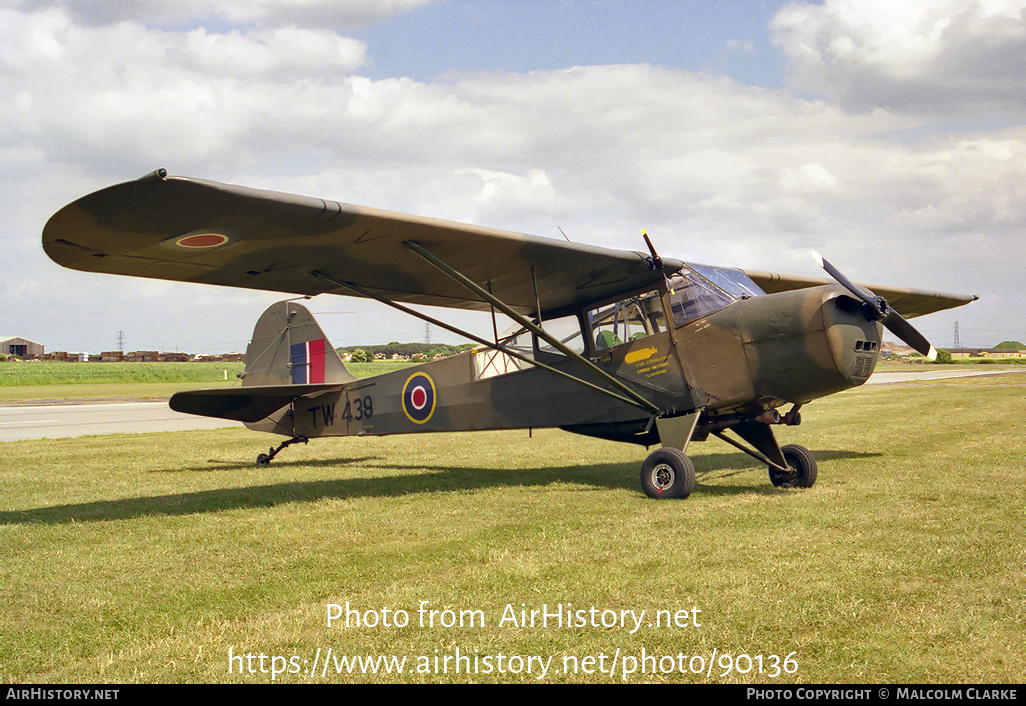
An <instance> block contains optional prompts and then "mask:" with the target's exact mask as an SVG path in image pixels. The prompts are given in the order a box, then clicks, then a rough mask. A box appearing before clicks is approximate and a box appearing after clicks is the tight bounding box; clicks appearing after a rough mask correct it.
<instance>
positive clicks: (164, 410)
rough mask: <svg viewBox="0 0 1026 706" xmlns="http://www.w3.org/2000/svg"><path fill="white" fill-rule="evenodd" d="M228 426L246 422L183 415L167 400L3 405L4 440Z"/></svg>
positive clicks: (1, 427)
mask: <svg viewBox="0 0 1026 706" xmlns="http://www.w3.org/2000/svg"><path fill="white" fill-rule="evenodd" d="M228 426H242V425H241V424H240V423H239V422H229V421H225V420H224V419H209V418H207V417H197V416H195V415H192V414H181V413H180V412H175V411H173V410H172V409H171V408H170V407H168V406H167V400H135V401H122V400H112V401H107V402H97V401H95V400H92V401H89V402H86V403H83V404H78V403H76V402H67V403H63V404H18V405H11V406H5V407H0V442H3V441H23V440H25V439H59V438H66V437H71V436H88V435H90V434H138V433H142V432H148V431H185V430H187V429H218V428H221V427H228Z"/></svg>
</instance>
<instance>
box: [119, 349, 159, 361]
mask: <svg viewBox="0 0 1026 706" xmlns="http://www.w3.org/2000/svg"><path fill="white" fill-rule="evenodd" d="M158 360H160V353H159V352H157V351H132V352H131V353H125V361H127V362H129V363H156V362H157V361H158Z"/></svg>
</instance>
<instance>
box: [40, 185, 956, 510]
mask: <svg viewBox="0 0 1026 706" xmlns="http://www.w3.org/2000/svg"><path fill="white" fill-rule="evenodd" d="M644 239H645V243H646V246H647V247H646V250H647V251H645V250H641V251H634V250H614V249H608V248H601V247H594V246H589V245H583V244H579V243H571V242H568V241H565V240H555V239H550V238H542V237H537V236H529V235H523V234H519V233H512V232H507V231H501V230H495V229H490V228H484V227H480V226H474V225H466V224H461V223H453V222H449V221H442V220H436V219H429V218H421V217H417V216H410V215H404V214H399V213H393V212H389V211H382V210H377V209H371V208H365V207H359V206H353V205H349V204H344V203H339V202H336V201H330V200H325V199H317V198H308V197H302V196H294V195H289V194H282V193H276V192H269V191H261V190H256V189H249V188H244V187H240V186H232V185H226V184H219V183H215V182H209V181H201V180H196V179H188V178H179V177H170V176H168V174H167V172H166V171H165V170H158V171H156V172H154V173H153V174H151V175H147V176H146V177H143V178H142V179H140V180H137V181H132V182H128V183H124V184H119V185H116V186H111V187H109V188H106V189H103V190H101V191H97V192H96V193H93V194H90V195H88V196H85V197H83V198H81V199H79V200H77V201H75V202H73V203H71V204H69V205H68V206H66V207H64V208H62V209H61V210H60V211H58V212H57V213H56V214H54V215H53V217H51V218H50V220H49V221H48V222H47V224H46V226H45V228H44V230H43V248H44V250H45V251H46V253H47V254H48V255H49V256H50V257H51V258H52V259H53V260H55V261H56V262H58V263H60V264H61V265H64V266H66V267H71V268H74V269H78V270H85V271H90V272H107V273H115V274H122V275H133V276H137V277H153V278H159V279H168V280H179V281H186V282H200V283H205V284H218V285H226V286H231V287H246V288H252V289H262V290H272V291H280V292H287V293H291V294H297V295H304V296H313V295H317V294H323V293H329V294H342V295H350V296H357V297H367V298H370V299H375V300H377V301H379V302H382V303H383V304H386V305H388V306H390V307H393V308H395V309H398V310H400V311H402V312H405V313H407V314H410V315H412V316H415V317H418V318H420V319H423V320H426V321H428V322H429V323H431V324H434V325H437V326H441V327H443V328H445V329H447V330H450V331H453V332H456V333H459V334H461V335H463V336H465V337H466V338H468V339H470V340H472V341H474V342H476V343H477V344H479V347H478V348H477V349H475V350H473V351H468V352H466V353H463V354H460V355H456V356H453V357H449V358H445V359H442V360H438V361H432V362H428V363H425V364H422V365H418V366H415V367H411V368H407V369H404V370H400V371H396V372H392V373H387V374H384V375H379V376H376V377H371V378H364V379H357V378H355V377H354V376H352V375H351V374H350V373H349V372H348V371H347V370H346V368H345V365H344V364H343V362H342V361H341V359H340V358H339V356H338V354H337V353H336V352H335V350H334V349H333V348H332V347H331V345H330V343H329V342H328V340H327V338H326V337H325V335H324V333H323V331H322V330H321V328H320V327H319V326H318V325H317V323H316V322H315V321H314V319H313V317H312V316H311V315H310V313H309V312H308V311H307V310H306V309H305V308H304V307H303V306H302V305H301V304H299V303H298V302H297V301H295V300H286V301H282V302H279V303H277V304H274V305H272V306H271V307H270V308H269V309H267V311H265V312H264V314H263V315H262V316H261V317H260V319H259V321H258V322H257V324H256V328H255V330H254V334H253V340H252V342H251V343H250V344H249V348H248V350H247V355H246V370H245V372H244V373H243V379H242V385H241V386H240V387H235V388H227V389H213V390H196V391H190V392H181V393H178V394H176V395H174V396H173V397H172V398H171V402H170V404H171V407H172V408H173V409H176V410H178V411H182V412H188V413H191V414H199V415H204V416H209V417H218V418H223V419H232V420H238V421H241V422H244V423H245V424H246V426H248V427H249V428H251V429H256V430H261V431H268V432H273V433H276V434H281V435H283V436H285V437H287V440H286V441H284V442H283V443H282V444H280V445H279V446H278V447H277V448H273V449H270V450H269V452H268V453H267V454H261V455H260V456H259V457H258V459H257V462H258V463H261V464H266V463H269V462H270V461H271V459H273V458H274V456H275V455H276V454H277V453H278V452H280V451H281V450H282V449H283V448H285V447H286V446H288V445H289V444H292V443H295V442H298V441H304V442H305V441H307V440H308V439H311V438H314V437H322V436H363V435H368V434H375V435H378V434H402V433H414V432H440V431H454V430H475V429H510V428H537V427H559V428H561V429H565V430H566V431H570V432H575V433H578V434H584V435H587V436H591V437H600V438H604V439H613V440H617V441H624V442H630V443H635V444H640V445H644V446H646V447H647V446H652V445H655V446H658V447H659V448H658V449H656V450H655V451H654V452H653V453H651V454H650V455H649V456H648V457H647V459H646V460H645V462H644V464H643V465H642V470H641V484H642V487H643V488H644V491H645V492H646V493H647V494H648V495H650V496H651V497H656V498H669V497H686V496H688V495H689V494H690V493H691V492H692V490H693V489H694V487H695V471H694V466H693V465H692V463H691V461H690V459H689V458H688V457H687V455H686V453H685V452H686V450H687V447H688V444H689V443H690V442H692V441H702V440H705V439H707V438H708V437H709V436H710V435H712V436H715V437H717V438H720V439H722V440H724V441H726V442H728V443H730V444H732V445H734V446H736V447H737V448H739V449H741V450H742V451H744V452H745V453H748V454H750V455H751V456H753V457H754V458H755V459H757V460H758V461H759V462H760V463H763V464H765V465H766V466H767V467H768V468H769V476H770V480H771V481H772V482H773V484H774V485H777V486H785V487H810V486H812V484H813V483H814V482H815V481H816V475H817V466H816V461H815V459H814V457H813V456H812V454H811V453H810V452H809V451H808V450H807V449H805V448H803V447H801V446H798V445H794V444H789V445H785V446H783V447H782V446H780V445H779V444H778V442H777V440H776V438H775V436H774V432H773V427H774V425H777V424H786V425H797V424H799V423H801V414H800V410H801V408H802V406H803V405H805V404H807V403H809V402H811V401H812V400H815V399H817V398H820V397H823V396H825V395H830V394H833V393H835V392H840V391H842V390H845V389H848V388H851V387H854V386H857V385H861V384H863V383H864V382H866V380H867V379H868V378H869V376H870V375H871V374H872V372H873V370H874V368H875V366H876V363H877V360H878V358H879V356H880V342H881V338H882V332H883V329H884V328H885V327H886V328H887V329H888V330H890V331H891V332H892V333H893V334H894V335H895V336H897V337H898V338H900V339H902V340H903V341H905V342H906V343H908V344H909V345H910V346H912V347H913V348H915V349H916V350H918V351H919V352H921V353H923V354H924V355H931V356H932V355H935V352H934V351H933V347H932V346H931V345H930V344H929V342H928V341H927V340H926V339H925V338H924V337H923V336H922V335H921V334H920V333H919V332H918V331H916V330H915V329H914V328H913V327H912V326H911V324H909V323H908V320H907V319H908V318H911V317H914V316H920V315H923V314H928V313H931V312H934V311H939V310H942V309H947V308H951V307H955V306H960V305H962V304H966V303H968V302H970V301H972V300H973V299H975V297H972V296H962V295H954V294H941V293H937V292H928V291H922V290H914V289H903V288H894V287H880V286H876V285H864V284H855V283H853V282H851V281H850V280H848V278H847V277H845V276H844V275H843V274H842V273H841V272H840V271H839V270H838V269H837V268H835V267H834V266H833V265H831V264H830V263H829V262H826V261H824V260H821V264H822V265H823V267H824V269H826V271H827V273H828V274H829V275H830V278H823V279H819V278H804V277H790V276H785V275H778V274H774V273H769V272H757V271H752V270H741V269H730V268H723V267H710V266H706V265H699V264H693V263H688V262H683V261H680V260H674V259H671V258H666V257H660V256H659V255H658V254H657V252H656V249H655V248H654V247H653V246H652V244H651V241H650V240H649V238H648V236H647V235H645V236H644ZM409 304H427V305H435V306H443V307H455V308H458V309H471V310H479V311H490V312H491V313H492V316H493V321H494V317H495V316H496V313H501V314H504V315H505V316H507V317H509V318H510V319H512V320H513V322H515V324H514V328H513V329H512V330H509V331H507V332H506V333H504V334H500V333H499V331H498V327H497V326H493V335H492V336H491V337H490V338H486V337H481V336H477V335H475V334H473V333H471V332H469V331H464V330H461V329H460V328H458V327H456V326H453V325H452V324H449V323H446V322H444V321H441V320H439V319H437V318H435V317H433V316H429V315H427V314H425V313H423V312H421V311H418V310H415V309H412V308H410V307H409V306H408V305H409Z"/></svg>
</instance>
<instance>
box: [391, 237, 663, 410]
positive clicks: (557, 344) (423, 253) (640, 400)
mask: <svg viewBox="0 0 1026 706" xmlns="http://www.w3.org/2000/svg"><path fill="white" fill-rule="evenodd" d="M404 244H405V245H406V247H407V248H409V249H410V251H411V252H413V254H414V255H417V256H419V257H421V258H423V259H424V260H426V261H427V262H429V263H430V264H432V265H434V266H435V267H437V268H438V269H439V270H441V271H442V272H444V273H445V274H447V275H449V277H451V278H452V279H454V280H456V281H457V282H459V283H460V284H462V285H463V286H464V287H466V288H467V289H469V290H470V291H472V292H474V293H475V294H477V295H478V296H479V297H481V298H482V299H484V300H485V301H486V302H488V303H489V304H492V305H494V306H495V307H496V308H497V309H498V310H499V311H501V312H502V313H503V314H505V315H506V316H508V317H509V318H511V319H513V320H514V321H516V322H517V323H518V324H520V325H521V326H523V327H524V328H526V329H527V330H529V331H531V332H532V333H534V334H535V335H537V336H538V338H541V339H542V340H544V341H545V342H546V343H548V344H549V345H550V346H552V347H553V348H555V349H556V350H558V351H559V352H560V353H562V354H563V355H565V356H567V357H568V358H570V359H571V360H573V361H574V362H576V363H578V364H579V365H582V366H584V368H585V369H587V370H590V371H591V372H593V373H595V374H596V375H598V376H599V377H601V378H602V379H603V380H605V381H606V382H608V383H609V384H611V385H613V386H614V387H616V389H618V390H620V391H621V392H623V393H624V394H626V395H627V396H628V397H630V398H631V399H633V400H635V402H636V403H637V404H636V405H635V406H639V407H642V408H644V409H647V410H649V411H651V412H653V413H655V414H661V413H662V410H661V409H659V407H657V406H656V405H654V404H652V403H651V402H649V401H648V400H646V399H645V398H644V397H642V396H641V395H639V394H638V393H637V392H635V391H634V390H632V389H631V388H629V387H628V386H627V385H625V384H623V383H622V382H620V381H619V380H617V379H616V378H615V377H613V376H612V375H610V374H609V373H607V372H606V371H605V370H603V369H602V368H600V367H598V366H597V365H595V364H594V363H592V362H591V361H590V360H588V359H587V358H585V357H584V356H582V355H581V354H579V353H577V352H576V351H573V350H571V349H570V348H568V347H567V346H566V345H564V344H563V342H562V341H560V340H559V339H558V338H556V337H555V336H552V335H551V334H549V333H548V332H547V331H546V330H545V329H543V328H542V327H540V326H538V325H537V324H535V323H534V322H533V321H531V320H530V319H528V318H526V317H524V316H522V315H521V314H519V313H517V312H516V311H514V310H513V309H511V308H510V307H508V306H506V304H504V303H503V301H502V300H501V299H499V298H497V297H496V296H494V295H493V294H492V293H491V292H489V291H487V290H486V289H484V288H483V287H480V286H478V284H477V283H476V282H474V281H473V280H471V279H469V278H467V277H466V276H465V275H463V274H461V273H460V272H458V271H457V270H454V269H453V268H452V267H450V266H449V265H447V264H445V263H444V262H443V261H441V260H439V259H438V258H437V257H435V256H434V255H432V254H431V253H430V252H428V251H427V250H425V249H424V248H422V247H421V246H420V245H417V243H414V242H412V241H409V240H407V241H406V242H405V243H404Z"/></svg>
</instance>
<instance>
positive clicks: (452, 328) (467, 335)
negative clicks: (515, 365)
mask: <svg viewBox="0 0 1026 706" xmlns="http://www.w3.org/2000/svg"><path fill="white" fill-rule="evenodd" d="M310 274H312V275H314V276H315V277H321V278H322V279H326V280H328V281H329V282H331V283H332V284H336V285H338V286H339V287H344V288H345V289H349V290H352V291H354V292H357V293H358V294H361V295H363V296H365V297H369V298H371V299H376V300H377V301H379V302H381V303H382V304H385V305H387V306H390V307H392V308H393V309H398V310H399V311H401V312H403V313H404V314H409V315H410V316H415V317H417V318H418V319H420V320H422V321H426V322H428V323H429V324H434V325H435V326H440V327H441V328H444V329H445V330H446V331H451V332H452V333H455V334H456V335H457V336H463V337H464V338H469V339H470V340H472V341H474V342H475V343H480V344H481V345H482V346H486V347H488V348H491V349H492V350H496V351H499V352H500V353H505V354H506V355H508V356H509V357H511V358H516V359H517V360H522V361H523V362H525V363H530V364H531V365H533V366H535V367H537V368H541V369H542V370H547V371H549V372H550V373H553V374H555V375H558V376H560V377H563V378H566V379H567V380H571V381H573V382H575V383H577V384H579V385H583V386H584V387H587V388H589V389H591V390H595V391H596V392H601V393H602V394H604V395H609V396H610V397H612V398H614V399H617V400H619V401H620V402H624V403H626V404H629V405H631V406H632V407H639V408H641V409H645V410H647V409H648V408H649V407H651V405H648V406H646V407H642V405H639V404H638V403H637V402H635V401H634V400H631V399H628V398H626V397H624V396H623V395H618V394H616V393H615V392H613V391H612V390H607V389H606V388H604V387H599V386H598V385H595V384H594V383H590V382H588V381H587V380H582V379H581V378H579V377H577V376H576V375H571V374H570V373H567V372H565V371H562V370H559V369H558V368H553V367H552V366H551V365H546V364H545V363H539V362H538V361H537V360H534V359H533V358H529V357H527V356H525V355H523V354H522V353H519V352H517V351H515V350H513V349H511V348H506V347H505V346H502V345H499V344H498V343H497V342H496V343H492V342H491V341H489V340H487V339H484V338H481V337H480V336H475V335H474V334H472V333H470V332H469V331H464V330H462V329H460V328H457V327H456V326H453V325H451V324H448V323H446V322H444V321H442V320H440V319H436V318H435V317H433V316H428V315H427V314H425V313H423V312H420V311H416V310H414V309H410V308H409V307H406V306H403V305H402V304H399V303H397V302H394V301H392V300H391V299H387V298H385V297H383V296H381V295H380V294H376V293H374V292H372V291H370V290H367V289H364V288H363V287H361V286H359V285H357V284H353V283H352V282H343V281H341V280H338V279H335V278H334V277H332V276H331V275H329V274H326V273H324V272H319V271H312V272H311V273H310ZM496 336H498V334H496ZM642 399H644V398H642Z"/></svg>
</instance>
